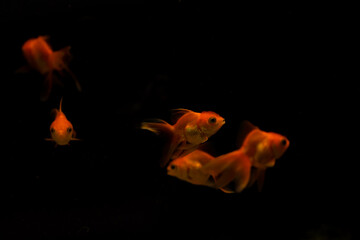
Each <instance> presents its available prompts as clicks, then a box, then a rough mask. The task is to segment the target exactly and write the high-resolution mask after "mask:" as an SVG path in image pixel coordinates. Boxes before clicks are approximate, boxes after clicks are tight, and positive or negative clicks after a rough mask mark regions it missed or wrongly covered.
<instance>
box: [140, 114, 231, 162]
mask: <svg viewBox="0 0 360 240" xmlns="http://www.w3.org/2000/svg"><path fill="white" fill-rule="evenodd" d="M175 115H176V117H178V119H177V121H176V123H175V124H174V125H170V124H169V123H167V122H165V121H163V120H158V122H143V123H142V125H141V128H142V129H146V130H149V131H152V132H154V133H156V134H164V135H166V136H167V137H169V141H168V144H167V146H165V148H164V149H165V150H164V155H163V158H162V160H161V161H160V165H161V166H162V167H165V166H166V165H167V163H168V162H169V161H170V160H172V159H176V158H180V157H182V156H185V155H186V154H189V153H190V152H192V151H194V150H196V149H197V147H198V146H199V145H200V144H202V143H204V142H206V141H207V140H208V139H209V137H211V136H212V135H214V134H215V133H216V132H217V131H218V130H219V129H220V128H221V127H222V126H223V125H224V124H225V119H224V118H222V117H221V116H219V115H218V114H217V113H214V112H201V113H198V112H193V111H191V110H187V109H176V110H174V116H175Z"/></svg>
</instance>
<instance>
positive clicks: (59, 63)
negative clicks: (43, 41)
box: [53, 46, 82, 92]
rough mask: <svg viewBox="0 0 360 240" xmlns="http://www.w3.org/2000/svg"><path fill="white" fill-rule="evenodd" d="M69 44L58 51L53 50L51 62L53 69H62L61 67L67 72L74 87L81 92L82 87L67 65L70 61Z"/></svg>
mask: <svg viewBox="0 0 360 240" xmlns="http://www.w3.org/2000/svg"><path fill="white" fill-rule="evenodd" d="M70 48H71V47H70V46H67V47H65V48H63V49H60V50H59V51H56V52H54V57H53V62H54V66H55V69H57V70H58V71H62V70H63V69H64V70H65V71H66V72H68V73H69V75H70V76H71V77H72V78H73V79H74V82H75V85H76V88H77V90H78V91H79V92H81V90H82V88H81V85H80V82H79V80H78V79H77V77H76V76H75V74H74V73H73V72H72V71H71V70H70V68H69V67H68V62H70V59H71V54H70Z"/></svg>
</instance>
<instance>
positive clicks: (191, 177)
mask: <svg viewBox="0 0 360 240" xmlns="http://www.w3.org/2000/svg"><path fill="white" fill-rule="evenodd" d="M213 159H214V157H213V156H211V155H210V154H208V153H206V152H204V151H201V150H195V151H193V152H191V153H189V154H188V155H185V156H183V157H179V158H177V159H174V160H173V161H172V162H171V163H170V164H169V165H168V167H167V174H168V175H170V176H173V177H177V178H179V179H181V180H183V181H187V182H189V183H192V184H195V185H204V186H209V187H213V186H214V185H213V182H212V181H211V175H210V174H209V173H205V172H203V171H201V168H202V166H203V165H205V164H207V163H208V162H210V161H211V160H213Z"/></svg>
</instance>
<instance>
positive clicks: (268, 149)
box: [241, 127, 290, 191]
mask: <svg viewBox="0 0 360 240" xmlns="http://www.w3.org/2000/svg"><path fill="white" fill-rule="evenodd" d="M289 145H290V141H289V140H288V139H287V138H286V137H285V136H283V135H281V134H278V133H274V132H265V131H262V130H260V129H259V128H257V127H254V128H253V130H252V131H251V132H250V133H249V134H248V135H247V136H246V138H245V140H244V142H243V145H242V147H241V148H242V150H243V151H244V153H245V154H246V155H247V156H248V157H249V159H250V161H251V165H252V170H251V178H250V180H249V185H248V186H249V187H250V186H252V185H253V184H254V183H255V182H257V185H258V190H259V191H261V190H262V188H263V185H264V179H265V172H266V169H267V168H269V167H273V166H274V165H275V162H276V159H279V158H280V157H281V156H282V155H283V154H284V153H285V151H286V149H287V148H288V147H289Z"/></svg>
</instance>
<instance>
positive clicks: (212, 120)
mask: <svg viewBox="0 0 360 240" xmlns="http://www.w3.org/2000/svg"><path fill="white" fill-rule="evenodd" d="M198 124H199V126H200V127H201V129H203V132H204V133H205V134H206V135H207V136H208V137H210V136H212V135H214V134H215V133H216V132H217V131H219V129H220V128H221V127H222V126H223V125H224V124H225V119H224V118H223V117H221V116H220V115H219V114H217V113H214V112H202V113H201V115H200V118H199V122H198Z"/></svg>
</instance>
